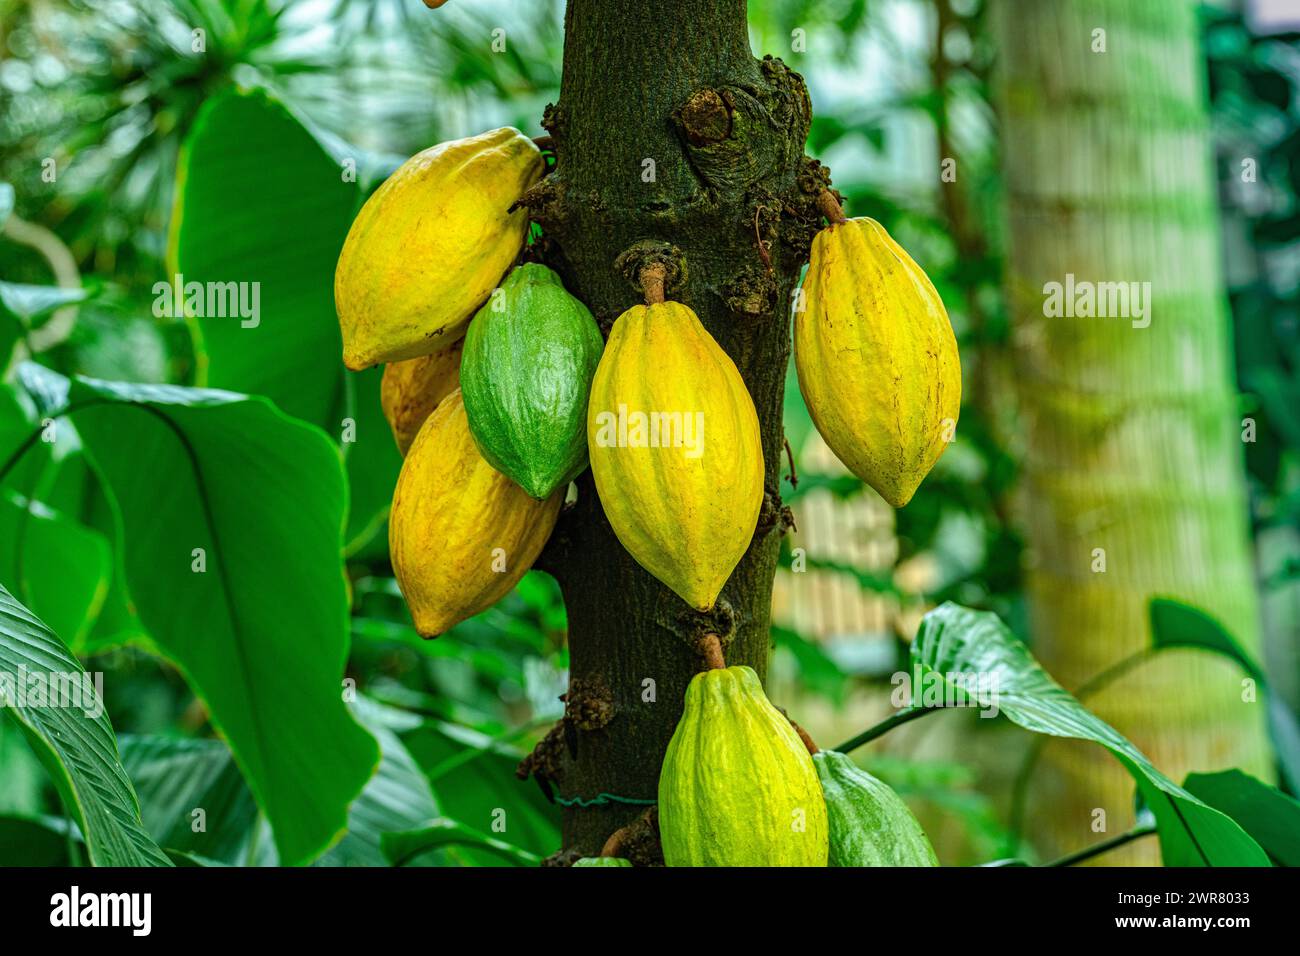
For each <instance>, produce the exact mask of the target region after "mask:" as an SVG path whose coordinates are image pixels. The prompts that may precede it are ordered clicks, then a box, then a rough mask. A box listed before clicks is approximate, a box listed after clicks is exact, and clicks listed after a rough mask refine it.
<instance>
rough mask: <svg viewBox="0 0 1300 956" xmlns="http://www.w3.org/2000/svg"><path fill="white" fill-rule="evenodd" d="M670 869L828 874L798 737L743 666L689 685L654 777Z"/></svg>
mask: <svg viewBox="0 0 1300 956" xmlns="http://www.w3.org/2000/svg"><path fill="white" fill-rule="evenodd" d="M659 836H660V842H661V843H662V845H663V850H664V862H665V863H667V864H668V865H669V866H826V861H827V854H828V851H829V843H828V828H827V822H826V803H825V800H824V799H823V797H822V788H821V783H820V782H819V781H818V779H817V771H816V769H815V768H814V767H813V762H812V758H811V757H810V756H808V750H807V749H806V748H805V747H804V745H803V742H802V741H801V740H800V739H799V735H798V734H797V733H795V731H794V728H793V727H791V726H790V721H788V720H786V719H785V717H783V716H782V715H781V712H780V711H778V710H777V709H776V708H775V707H773V706H772V705H771V703H769V702H768V699H767V695H766V694H764V693H763V685H762V684H761V683H759V680H758V675H757V674H755V673H754V672H753V671H752V670H751V669H750V668H748V667H728V668H725V669H722V668H719V669H717V670H709V671H705V672H704V673H702V674H696V675H695V676H694V677H692V678H691V683H690V685H689V686H688V687H687V689H686V707H685V709H684V710H683V712H682V719H681V722H680V723H679V724H678V725H677V730H676V731H674V733H673V739H672V740H671V741H670V742H669V744H668V751H667V752H666V753H665V754H664V764H663V769H662V770H661V771H660V773H659Z"/></svg>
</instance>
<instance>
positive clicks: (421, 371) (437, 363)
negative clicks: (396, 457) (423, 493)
mask: <svg viewBox="0 0 1300 956" xmlns="http://www.w3.org/2000/svg"><path fill="white" fill-rule="evenodd" d="M464 344H465V340H464V339H460V340H458V341H457V342H456V344H455V345H453V346H451V348H446V349H443V350H442V351H441V352H434V353H433V354H432V355H421V356H420V357H419V358H413V359H404V360H402V361H401V362H389V363H388V364H387V365H385V366H384V377H383V378H382V379H381V380H380V383H379V404H380V406H381V407H382V408H383V410H384V417H385V418H387V419H388V424H389V426H390V427H391V428H392V429H393V439H394V440H395V441H396V442H397V447H398V449H399V450H400V451H401V453H402V454H403V455H405V454H406V453H407V451H408V450H409V449H410V447H411V442H413V441H415V436H416V434H417V433H418V432H419V431H420V426H421V425H423V424H424V420H425V419H426V418H428V417H429V416H430V415H431V414H433V410H434V409H435V408H437V407H438V403H439V402H441V401H442V400H443V399H444V398H446V397H447V396H448V395H450V394H451V393H452V392H454V391H455V390H456V389H458V388H460V354H461V350H462V348H463V346H464Z"/></svg>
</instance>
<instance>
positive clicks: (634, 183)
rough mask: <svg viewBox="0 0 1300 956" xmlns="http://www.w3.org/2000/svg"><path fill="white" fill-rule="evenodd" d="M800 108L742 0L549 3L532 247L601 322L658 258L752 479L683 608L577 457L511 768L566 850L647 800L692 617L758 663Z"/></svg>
mask: <svg viewBox="0 0 1300 956" xmlns="http://www.w3.org/2000/svg"><path fill="white" fill-rule="evenodd" d="M809 121H810V107H809V102H808V97H807V93H806V90H805V88H804V84H803V81H802V79H801V78H800V77H799V76H798V74H796V73H793V72H791V71H790V70H788V69H787V68H786V67H785V66H784V65H783V64H782V63H781V62H780V61H779V60H773V59H764V60H758V59H755V57H754V56H753V55H752V54H751V53H750V49H749V39H748V32H747V24H746V12H745V3H744V0H729V2H720V0H676V2H670V0H570V2H569V4H568V8H567V12H566V16H565V42H564V69H563V77H562V85H561V91H560V99H559V103H558V104H556V105H553V106H551V107H548V109H547V112H546V116H545V118H544V120H543V125H544V126H545V127H546V128H547V130H548V132H549V133H550V134H551V136H552V138H553V142H554V150H555V154H556V168H555V169H554V171H553V172H552V173H551V175H550V176H549V177H547V179H545V180H543V182H542V183H540V184H539V185H538V187H536V188H535V189H534V190H533V191H532V193H531V194H530V195H529V196H528V197H527V198H526V202H527V204H528V206H529V207H530V209H531V211H532V214H533V216H534V219H535V220H536V221H537V222H539V223H540V224H541V226H542V229H543V232H544V236H545V239H544V243H543V253H542V254H543V256H544V258H545V259H546V261H547V262H548V264H550V265H551V266H552V267H553V268H555V269H556V270H557V271H559V273H560V274H561V275H562V277H563V278H564V281H565V284H566V286H567V287H568V288H569V289H570V291H572V292H573V293H574V294H576V295H577V296H578V297H579V298H581V299H582V301H584V302H585V303H587V305H588V306H589V307H590V308H591V310H592V312H593V313H594V314H595V316H596V318H597V320H598V321H599V322H600V324H601V327H602V331H604V332H605V333H606V334H608V330H609V326H610V325H611V324H612V322H613V321H614V319H616V318H617V317H618V315H619V314H620V313H622V312H623V311H624V310H625V309H627V308H629V307H630V306H632V305H634V304H636V303H637V302H639V301H640V300H641V293H640V291H639V289H638V286H637V285H636V284H635V282H634V281H633V280H635V278H636V269H637V266H638V265H644V264H645V263H646V262H647V261H652V260H655V261H663V262H665V263H666V264H667V266H668V270H669V282H668V286H667V296H668V298H670V299H675V300H678V301H681V302H684V303H686V304H687V305H689V306H690V307H691V308H692V309H694V310H695V312H696V313H697V314H698V315H699V317H700V319H701V321H702V322H703V323H704V326H705V327H706V328H707V329H708V330H709V332H710V333H711V334H712V335H713V336H714V338H715V339H717V341H718V342H719V344H720V345H721V346H722V347H723V348H724V349H725V350H726V351H727V353H728V354H729V355H730V356H731V357H732V359H733V360H734V361H735V362H736V364H737V366H738V367H739V369H740V372H741V374H742V375H743V376H744V379H745V382H746V384H747V385H748V387H749V391H750V395H751V396H752V397H753V400H754V405H755V407H756V408H757V411H758V416H759V420H760V423H761V429H762V438H763V456H764V463H765V466H766V491H767V495H766V496H765V502H764V507H763V512H762V514H761V516H760V519H759V526H758V529H757V531H756V532H755V535H754V539H753V542H752V543H751V545H750V547H749V550H748V552H747V553H746V555H745V557H744V559H743V560H742V561H741V562H740V565H739V566H738V567H737V568H736V570H735V573H734V574H733V575H732V576H731V579H730V581H729V582H728V583H727V585H726V587H725V588H724V590H723V592H722V597H721V599H720V600H719V603H718V607H717V608H716V609H715V611H713V612H711V613H710V614H705V615H701V614H698V613H695V612H693V611H692V610H691V609H689V608H688V607H687V605H686V604H685V603H684V602H682V601H681V600H680V599H679V598H678V597H676V596H675V595H674V594H673V593H672V592H670V591H669V590H668V589H667V588H665V587H663V586H662V585H661V584H659V583H658V582H657V581H656V580H655V579H654V578H652V577H651V576H650V575H649V574H648V573H646V572H645V571H644V570H642V569H641V567H640V566H639V565H637V564H636V562H635V561H633V559H632V558H631V557H630V556H629V555H628V553H627V552H626V551H625V550H624V549H623V547H622V545H621V544H620V543H619V542H618V540H617V539H616V538H615V537H614V534H613V532H612V531H611V529H610V526H609V524H608V523H607V521H606V520H605V517H604V514H603V511H602V509H601V505H600V502H599V499H598V498H597V496H596V491H595V487H594V485H593V483H592V479H591V475H590V473H589V472H588V473H586V474H584V475H583V476H582V478H581V479H580V480H579V481H578V500H577V502H576V503H575V504H574V505H572V506H571V507H570V508H569V509H568V510H566V512H565V513H564V514H563V515H562V517H561V520H560V523H559V525H558V526H557V530H556V533H555V535H554V536H553V539H552V542H551V544H550V545H549V546H548V548H547V551H546V553H545V554H544V555H543V559H542V562H541V567H543V568H544V569H545V570H548V571H550V572H551V573H552V574H553V575H554V576H555V577H556V579H557V580H558V581H559V583H560V587H561V590H562V592H563V595H564V601H565V606H566V608H567V611H568V621H569V648H570V668H571V670H570V675H571V676H570V688H569V693H568V695H567V699H566V701H567V702H566V716H565V719H564V721H563V722H562V724H561V725H560V727H558V728H557V729H556V730H555V731H553V732H552V734H551V736H549V737H548V738H547V740H546V741H544V742H543V743H542V744H541V745H540V746H539V748H538V749H537V750H536V751H535V752H534V754H533V756H532V757H530V758H529V760H528V761H526V762H525V767H524V768H523V769H524V771H526V772H531V773H532V774H533V775H535V776H538V777H540V778H542V780H543V783H544V786H547V787H549V788H550V790H551V792H552V793H553V794H554V795H555V797H556V799H557V800H559V801H560V802H561V803H562V804H564V806H565V809H564V846H565V849H566V851H575V852H581V853H583V854H595V853H597V852H598V851H599V850H600V849H601V846H602V844H603V843H604V841H605V840H606V838H607V837H608V836H609V835H610V834H611V833H612V832H613V831H614V830H616V829H617V828H619V827H621V826H623V825H624V824H627V823H628V822H629V821H631V820H633V819H634V818H636V817H637V816H638V815H640V814H641V813H642V812H643V811H644V810H645V808H646V806H647V805H648V804H650V803H653V802H654V801H655V798H656V790H657V784H658V776H659V768H660V764H661V762H662V758H663V754H664V751H665V749H666V747H667V745H668V741H669V739H670V737H671V736H672V733H673V729H674V728H675V726H676V724H677V721H678V718H679V717H680V715H681V710H682V701H683V695H684V693H685V690H686V685H687V683H688V681H689V680H690V678H691V676H692V675H693V674H695V673H696V672H697V671H699V670H700V669H701V668H702V660H701V658H700V657H699V656H698V653H697V651H696V648H695V642H696V641H697V640H698V638H699V637H701V636H702V635H703V634H705V633H710V632H712V633H717V634H718V635H720V637H721V638H722V640H723V645H724V648H725V653H726V658H727V662H728V663H729V664H748V665H749V666H751V667H753V668H754V669H755V670H756V671H757V672H758V673H759V675H760V676H764V675H765V673H766V665H767V658H768V652H769V641H770V638H769V626H768V617H769V610H770V601H771V589H772V580H773V576H774V573H775V567H776V560H777V554H778V550H779V542H780V536H781V533H782V531H783V530H784V526H785V525H784V520H783V517H782V512H781V508H780V497H779V477H780V469H781V465H782V462H781V457H782V447H783V434H782V428H781V403H782V394H783V382H784V379H785V371H786V364H787V360H788V356H789V351H790V326H789V314H790V295H791V291H792V289H793V287H794V285H795V283H796V281H797V278H798V274H799V270H800V267H801V265H802V264H803V262H804V261H805V260H806V258H807V253H808V247H809V244H810V242H811V237H812V235H813V233H814V232H815V231H816V229H817V226H818V222H819V220H818V218H817V216H818V214H817V211H816V208H815V206H814V204H813V201H812V197H811V195H810V194H809V193H808V192H807V191H806V190H805V189H801V188H800V184H801V182H802V183H803V184H804V186H805V187H806V188H811V184H813V183H815V182H817V181H819V180H820V179H824V174H823V173H822V171H821V170H820V168H819V167H818V166H817V165H816V164H813V163H810V162H809V161H806V160H805V159H804V156H803V147H804V141H805V139H806V137H807V132H808V125H809ZM760 241H761V242H762V243H764V246H763V247H760V244H759V243H760ZM765 256H766V258H767V259H770V263H771V264H770V268H769V266H768V264H767V263H766V261H765ZM620 257H621V258H620ZM654 359H655V357H654V356H653V355H647V356H645V361H646V362H647V363H652V362H653V361H654ZM706 454H707V451H706Z"/></svg>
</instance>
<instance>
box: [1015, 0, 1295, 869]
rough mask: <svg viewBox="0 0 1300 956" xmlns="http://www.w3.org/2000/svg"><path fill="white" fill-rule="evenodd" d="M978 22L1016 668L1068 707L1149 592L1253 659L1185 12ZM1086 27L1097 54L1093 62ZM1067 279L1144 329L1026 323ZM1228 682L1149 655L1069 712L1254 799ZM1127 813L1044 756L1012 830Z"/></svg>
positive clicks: (1080, 775) (1056, 756) (1218, 288)
mask: <svg viewBox="0 0 1300 956" xmlns="http://www.w3.org/2000/svg"><path fill="white" fill-rule="evenodd" d="M996 12H997V14H998V16H997V17H996V19H995V25H994V30H995V31H996V33H995V35H996V37H997V39H998V42H999V61H1000V73H999V76H1000V89H999V93H1000V97H999V100H1000V103H999V105H1000V108H1001V114H1002V123H1003V126H1002V144H1003V155H1004V160H1003V162H1004V165H1005V173H1006V189H1007V200H1006V201H1007V215H1008V221H1009V226H1010V235H1009V250H1008V252H1009V254H1008V283H1007V287H1008V293H1009V295H1010V296H1011V299H1012V302H1011V304H1012V309H1013V315H1014V320H1013V321H1014V328H1015V347H1016V363H1017V373H1018V378H1019V382H1020V391H1021V404H1022V412H1023V418H1024V424H1025V428H1026V433H1025V441H1026V449H1025V468H1024V479H1023V481H1024V485H1023V499H1024V500H1023V503H1022V504H1023V508H1024V517H1025V520H1026V531H1027V542H1028V552H1027V564H1028V566H1027V596H1028V600H1029V604H1030V621H1031V631H1032V639H1033V644H1034V649H1035V652H1036V653H1037V654H1038V655H1039V657H1040V658H1041V659H1042V661H1043V662H1044V663H1045V665H1046V666H1047V667H1048V668H1049V670H1050V671H1051V672H1052V673H1053V674H1054V675H1055V676H1056V677H1057V678H1058V679H1059V680H1060V681H1061V682H1062V683H1063V684H1065V686H1066V687H1067V688H1071V689H1073V688H1075V687H1078V686H1079V685H1080V684H1081V683H1082V682H1084V681H1086V680H1087V679H1089V678H1091V677H1093V676H1095V675H1097V674H1098V673H1100V672H1102V671H1103V670H1105V669H1106V668H1107V667H1109V666H1111V665H1113V664H1115V663H1116V662H1117V661H1119V660H1120V659H1122V658H1124V657H1126V656H1127V655H1129V654H1131V653H1133V652H1135V651H1138V650H1140V649H1142V648H1144V647H1146V646H1148V644H1149V640H1150V627H1149V623H1148V618H1147V613H1148V611H1147V607H1148V602H1149V601H1150V599H1151V598H1152V597H1153V596H1156V595H1163V596H1169V597H1174V598H1177V599H1179V600H1183V601H1186V602H1188V603H1191V604H1195V605H1198V606H1200V607H1202V608H1205V609H1206V610H1208V611H1209V612H1210V613H1212V614H1213V615H1215V616H1216V617H1218V618H1219V620H1221V621H1223V622H1224V623H1225V624H1226V625H1227V626H1228V627H1229V628H1230V630H1231V631H1232V632H1233V633H1234V634H1235V636H1236V637H1237V639H1238V640H1240V641H1241V642H1242V644H1244V645H1245V647H1246V648H1247V649H1248V650H1250V651H1251V652H1253V653H1256V654H1258V647H1259V635H1258V625H1257V619H1256V618H1257V607H1256V596H1255V583H1254V576H1253V569H1252V565H1251V557H1250V551H1249V547H1248V529H1247V524H1246V516H1247V512H1246V497H1245V491H1244V480H1243V470H1242V463H1241V462H1242V445H1241V435H1240V420H1241V415H1240V414H1239V413H1238V411H1237V403H1236V394H1235V391H1234V388H1233V385H1232V352H1231V345H1230V336H1229V324H1228V316H1227V305H1226V300H1225V297H1224V291H1223V284H1222V279H1221V276H1220V268H1219V234H1218V221H1217V210H1216V199H1215V196H1216V193H1215V185H1214V179H1213V176H1212V169H1211V164H1210V149H1209V142H1208V130H1207V122H1208V120H1207V114H1206V107H1205V91H1204V81H1203V68H1202V61H1201V56H1200V49H1199V40H1198V25H1197V22H1196V17H1195V11H1194V8H1193V6H1192V5H1191V3H1189V2H1185V0H1104V2H1099V0H1034V2H1008V0H1000V3H999V4H998V10H997V11H996ZM1097 30H1104V31H1105V50H1106V52H1094V51H1093V45H1094V42H1097V39H1096V38H1097V37H1098V34H1095V32H1094V31H1097ZM1067 273H1073V275H1074V277H1075V280H1076V282H1080V281H1085V280H1086V281H1089V282H1149V283H1150V284H1151V286H1150V289H1151V297H1150V299H1151V301H1150V303H1149V308H1148V311H1147V315H1148V316H1149V317H1150V320H1151V321H1150V325H1149V327H1146V328H1134V327H1133V325H1132V321H1131V320H1130V319H1128V318H1064V317H1062V318H1047V317H1045V316H1044V300H1045V296H1044V284H1045V283H1048V282H1062V283H1063V282H1064V281H1065V279H1066V274H1067ZM1095 549H1104V560H1105V570H1104V572H1100V571H1095V570H1094V562H1095V561H1096V560H1097V558H1096V555H1097V554H1099V553H1100V552H1097V551H1095ZM1242 678H1243V675H1242V674H1241V673H1240V671H1239V670H1237V669H1236V668H1235V667H1233V666H1232V665H1230V664H1228V663H1226V662H1224V661H1221V660H1219V659H1216V658H1211V657H1209V656H1208V655H1199V654H1194V653H1190V652H1177V653H1168V654H1165V655H1162V656H1161V657H1159V658H1156V659H1154V660H1152V661H1149V662H1147V663H1146V664H1144V665H1142V666H1141V667H1139V668H1138V669H1137V670H1136V671H1134V672H1131V673H1130V674H1128V675H1127V676H1126V677H1124V678H1122V679H1121V680H1119V681H1118V682H1117V683H1115V684H1114V685H1112V686H1111V687H1110V688H1109V689H1108V690H1106V691H1104V692H1103V693H1101V694H1098V695H1097V696H1095V697H1091V698H1089V700H1088V704H1089V706H1090V707H1092V708H1094V709H1095V710H1096V711H1097V712H1098V713H1099V714H1100V715H1101V716H1103V717H1104V718H1105V719H1107V720H1109V721H1110V722H1111V723H1113V724H1114V725H1115V726H1116V727H1117V728H1118V729H1119V730H1120V731H1121V732H1123V733H1125V734H1127V735H1128V736H1129V737H1130V738H1132V739H1133V740H1134V742H1135V743H1137V745H1138V746H1139V747H1141V748H1142V749H1143V750H1144V751H1146V753H1147V754H1148V755H1149V756H1150V757H1151V758H1152V759H1153V760H1154V761H1155V763H1156V765H1157V766H1159V767H1160V768H1162V769H1163V770H1164V771H1165V772H1166V773H1168V774H1169V775H1170V776H1171V777H1173V778H1174V779H1175V780H1178V781H1181V779H1182V777H1183V775H1184V774H1185V773H1186V772H1187V771H1189V770H1193V769H1199V770H1204V769H1210V768H1222V767H1229V766H1239V767H1242V768H1243V769H1245V770H1246V771H1247V772H1249V773H1253V774H1257V775H1260V776H1263V777H1265V778H1266V779H1268V778H1270V776H1271V770H1270V758H1269V753H1268V747H1267V743H1266V737H1265V731H1264V703H1263V701H1262V699H1261V700H1259V701H1257V702H1254V703H1250V702H1244V701H1243V700H1242ZM1132 805H1133V783H1132V780H1131V778H1130V777H1129V776H1128V775H1127V774H1126V773H1125V772H1124V771H1123V770H1122V769H1121V768H1120V766H1119V764H1118V763H1116V762H1115V761H1114V759H1113V758H1111V757H1110V756H1109V755H1108V754H1107V753H1106V752H1105V751H1103V750H1102V749H1101V748H1099V747H1086V746H1083V745H1074V744H1057V743H1053V744H1052V745H1051V746H1049V747H1048V748H1047V751H1046V753H1045V759H1044V763H1043V765H1042V766H1041V768H1040V773H1039V780H1038V781H1037V782H1036V783H1035V786H1034V788H1033V789H1032V790H1031V793H1030V802H1029V808H1028V809H1029V820H1030V827H1029V833H1030V835H1031V837H1032V838H1034V839H1035V841H1036V843H1037V844H1038V845H1039V846H1040V847H1041V848H1042V849H1043V850H1044V851H1045V852H1048V853H1056V852H1060V851H1064V850H1069V849H1075V848H1078V847H1081V846H1084V845H1086V844H1089V843H1093V842H1096V841H1098V840H1100V839H1102V838H1103V837H1104V836H1105V835H1106V834H1110V835H1113V834H1116V833H1119V832H1121V831H1122V830H1123V829H1125V828H1127V827H1128V826H1129V825H1131V822H1132V819H1133V810H1132ZM1097 808H1101V809H1104V810H1105V812H1106V817H1107V822H1106V833H1105V834H1103V833H1099V832H1094V830H1093V829H1092V821H1093V814H1094V810H1095V809H1097ZM1139 861H1141V862H1157V861H1158V849H1157V848H1156V846H1155V844H1154V841H1149V840H1148V841H1142V842H1141V843H1138V844H1134V845H1133V846H1132V847H1131V848H1129V849H1128V850H1126V851H1124V852H1123V853H1112V854H1108V855H1107V856H1105V857H1102V858H1101V862H1103V863H1109V864H1118V863H1121V862H1139Z"/></svg>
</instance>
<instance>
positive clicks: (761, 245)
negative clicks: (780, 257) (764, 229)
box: [754, 206, 776, 275]
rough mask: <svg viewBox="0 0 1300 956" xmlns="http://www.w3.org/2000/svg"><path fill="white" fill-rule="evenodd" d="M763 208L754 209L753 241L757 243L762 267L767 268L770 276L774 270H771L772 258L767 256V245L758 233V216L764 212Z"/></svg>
mask: <svg viewBox="0 0 1300 956" xmlns="http://www.w3.org/2000/svg"><path fill="white" fill-rule="evenodd" d="M765 208H766V207H764V206H755V207H754V241H755V242H757V243H758V254H759V257H760V258H762V260H763V265H765V266H767V274H768V275H771V274H772V273H774V272H775V271H776V270H775V269H773V268H772V257H771V256H770V255H769V254H768V251H767V243H766V242H764V241H763V234H762V233H761V232H760V231H759V224H758V216H759V213H761V212H764V211H765Z"/></svg>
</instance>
